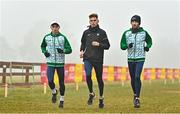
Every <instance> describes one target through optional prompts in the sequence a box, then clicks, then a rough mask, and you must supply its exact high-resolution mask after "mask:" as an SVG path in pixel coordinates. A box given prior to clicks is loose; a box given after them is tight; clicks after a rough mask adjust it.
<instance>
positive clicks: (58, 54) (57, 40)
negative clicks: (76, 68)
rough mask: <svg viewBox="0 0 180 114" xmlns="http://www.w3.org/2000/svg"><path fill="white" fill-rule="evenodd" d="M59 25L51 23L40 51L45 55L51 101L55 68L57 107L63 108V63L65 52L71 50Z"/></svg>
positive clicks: (68, 52)
mask: <svg viewBox="0 0 180 114" xmlns="http://www.w3.org/2000/svg"><path fill="white" fill-rule="evenodd" d="M59 29H60V26H59V24H58V23H57V22H53V23H52V24H51V30H52V31H51V33H49V34H47V35H46V36H45V37H44V39H43V41H42V44H41V50H42V53H44V55H45V57H46V63H47V66H48V67H47V77H48V84H49V87H50V88H51V90H52V102H53V103H56V99H57V98H56V96H57V90H56V88H55V84H54V72H55V70H57V73H58V78H59V87H60V88H59V91H60V95H61V96H60V103H59V107H60V108H63V104H64V93H65V84H64V63H65V54H70V53H71V52H72V49H71V46H70V44H69V41H68V40H67V38H66V36H64V35H63V34H62V33H60V32H59Z"/></svg>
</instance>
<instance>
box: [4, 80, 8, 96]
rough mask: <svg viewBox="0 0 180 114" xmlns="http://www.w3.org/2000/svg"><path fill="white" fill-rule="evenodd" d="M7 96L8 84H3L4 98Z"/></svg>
mask: <svg viewBox="0 0 180 114" xmlns="http://www.w3.org/2000/svg"><path fill="white" fill-rule="evenodd" d="M7 94H8V84H7V83H5V85H4V97H7Z"/></svg>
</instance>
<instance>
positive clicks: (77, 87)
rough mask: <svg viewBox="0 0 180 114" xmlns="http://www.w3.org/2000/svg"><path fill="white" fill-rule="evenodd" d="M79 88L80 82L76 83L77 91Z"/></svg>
mask: <svg viewBox="0 0 180 114" xmlns="http://www.w3.org/2000/svg"><path fill="white" fill-rule="evenodd" d="M78 90H79V85H78V82H77V83H76V91H78Z"/></svg>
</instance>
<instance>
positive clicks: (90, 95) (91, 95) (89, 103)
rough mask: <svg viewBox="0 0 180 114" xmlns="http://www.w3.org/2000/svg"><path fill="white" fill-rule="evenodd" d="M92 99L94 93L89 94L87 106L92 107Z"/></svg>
mask: <svg viewBox="0 0 180 114" xmlns="http://www.w3.org/2000/svg"><path fill="white" fill-rule="evenodd" d="M94 97H95V93H94V92H93V93H90V94H89V99H88V101H87V104H88V105H92V103H93V99H94Z"/></svg>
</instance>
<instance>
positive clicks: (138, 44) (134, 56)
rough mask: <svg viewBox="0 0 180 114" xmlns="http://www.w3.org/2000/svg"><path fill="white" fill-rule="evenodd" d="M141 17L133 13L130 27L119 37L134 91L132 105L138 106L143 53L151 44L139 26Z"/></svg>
mask: <svg viewBox="0 0 180 114" xmlns="http://www.w3.org/2000/svg"><path fill="white" fill-rule="evenodd" d="M140 24H141V18H140V16H138V15H134V16H133V17H132V18H131V25H132V28H131V29H129V30H127V31H125V32H124V33H123V35H122V38H121V44H120V45H121V46H120V47H121V49H122V50H126V49H127V51H128V68H129V73H130V76H131V86H132V89H133V92H134V99H133V101H134V107H135V108H139V107H140V100H139V96H140V90H141V80H140V76H141V72H142V69H143V64H144V61H145V54H146V52H148V51H149V49H150V48H151V46H152V39H151V37H150V35H149V34H148V32H147V31H145V30H144V29H143V28H142V27H140Z"/></svg>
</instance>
